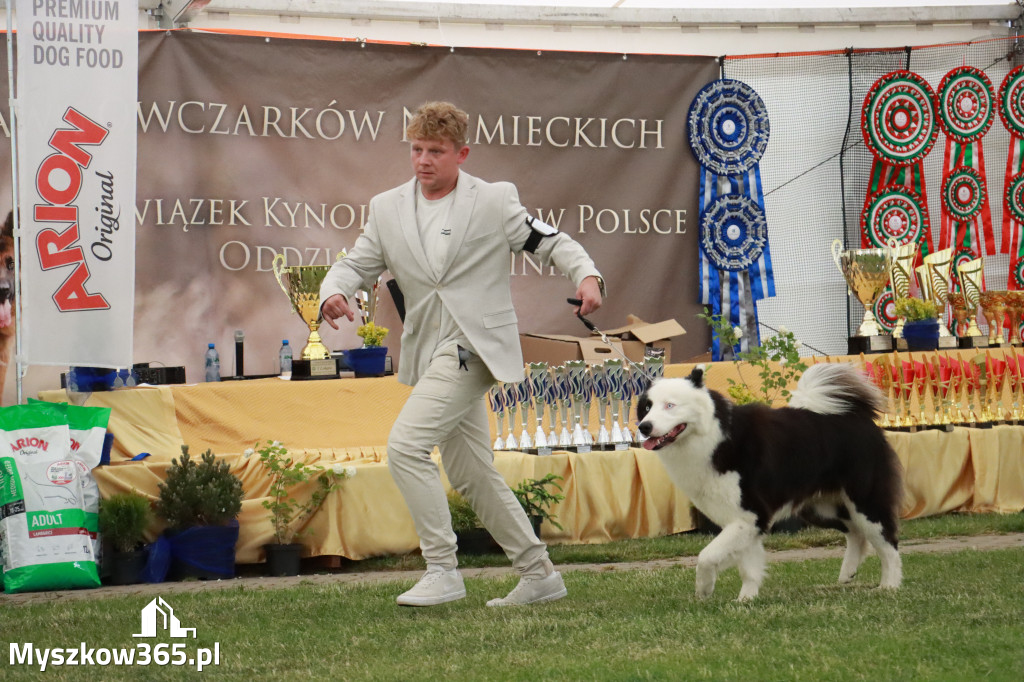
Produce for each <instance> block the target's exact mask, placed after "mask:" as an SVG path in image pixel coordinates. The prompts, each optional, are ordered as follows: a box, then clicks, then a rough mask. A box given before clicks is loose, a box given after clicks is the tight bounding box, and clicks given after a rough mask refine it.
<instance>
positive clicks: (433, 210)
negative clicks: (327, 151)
mask: <svg viewBox="0 0 1024 682" xmlns="http://www.w3.org/2000/svg"><path fill="white" fill-rule="evenodd" d="M468 124H469V117H468V116H467V115H466V113H465V112H463V111H461V110H459V109H457V108H456V107H455V106H453V105H451V104H449V103H447V102H430V103H427V104H424V105H423V106H421V107H420V108H419V109H418V110H417V112H416V115H415V117H414V118H413V119H412V122H411V123H410V124H409V126H408V128H407V129H406V134H407V137H408V139H409V140H410V141H411V144H410V149H411V159H412V167H413V171H414V174H415V177H414V178H413V179H412V180H410V181H408V182H406V183H405V184H403V185H401V186H399V187H396V188H394V189H392V190H389V191H387V192H384V193H382V194H379V195H377V196H376V197H374V198H373V199H372V200H371V201H370V212H369V220H368V222H367V225H366V228H365V230H364V232H363V234H362V235H361V236H360V237H359V239H358V240H357V241H356V243H355V246H354V247H353V248H352V250H351V251H350V252H349V254H348V256H347V257H346V258H345V259H343V260H341V261H339V262H337V263H335V265H334V267H333V268H332V269H331V271H330V272H329V273H328V275H327V277H326V278H325V279H324V282H323V285H322V286H321V288H320V300H321V301H323V305H322V308H321V310H322V313H323V317H324V319H325V320H327V322H328V324H330V325H331V326H332V327H334V328H335V329H337V328H338V325H337V323H336V320H338V319H339V318H341V317H346V318H348V319H349V321H351V320H353V318H354V312H353V310H352V308H351V307H350V306H349V303H348V297H350V296H352V295H353V294H354V293H355V292H356V291H358V290H359V289H361V288H368V287H369V286H370V285H371V284H372V283H373V282H375V281H376V279H377V277H378V275H380V273H381V272H383V271H384V270H389V271H390V272H391V274H392V275H393V276H394V278H395V280H396V281H397V282H398V285H399V287H400V288H401V290H402V292H403V294H404V297H405V308H406V313H405V320H404V330H403V332H402V357H401V362H400V363H399V369H398V380H399V381H401V382H402V383H404V384H409V385H411V386H413V387H414V388H413V390H412V394H411V395H410V397H409V400H408V402H406V404H405V406H404V407H403V408H402V411H401V413H400V414H399V416H398V419H397V420H396V422H395V424H394V426H393V427H392V429H391V434H390V436H389V437H388V468H389V469H390V471H391V475H392V477H393V478H394V480H395V483H396V484H397V486H398V488H399V490H400V491H401V492H402V495H403V497H404V498H405V501H406V504H407V505H408V506H409V511H410V512H411V514H412V518H413V521H414V522H415V524H416V532H417V534H418V535H419V538H420V549H421V551H422V553H423V558H424V559H425V560H426V563H427V572H426V573H425V574H424V575H423V577H422V578H421V579H420V580H419V582H418V583H417V584H416V585H415V586H414V587H413V588H412V589H411V590H409V591H408V592H405V593H403V594H402V595H400V596H399V597H398V599H397V601H398V603H399V604H402V605H407V606H432V605H435V604H443V603H445V602H449V601H453V600H456V599H461V598H462V597H464V596H466V588H465V586H464V585H463V580H462V576H461V575H460V573H459V571H458V569H457V566H458V561H457V559H456V555H455V552H456V542H455V533H454V532H453V531H452V527H451V516H450V514H449V512H448V502H447V497H446V496H445V491H444V487H443V485H442V483H441V478H440V473H439V472H438V469H437V466H436V465H435V464H434V462H433V460H432V459H431V457H430V453H431V452H432V450H433V448H434V446H435V445H436V446H437V447H438V449H439V450H440V452H441V462H442V464H443V465H444V469H445V473H447V475H448V480H449V481H450V482H451V484H452V486H453V487H454V488H455V489H456V490H457V491H458V492H459V493H460V494H462V495H463V496H465V497H466V499H467V500H468V501H469V502H470V504H471V505H472V506H473V509H474V510H475V511H476V513H477V515H478V516H479V517H480V520H481V522H483V524H484V525H485V526H486V527H487V529H488V530H489V531H490V533H491V535H492V536H493V537H494V538H495V540H497V541H498V543H499V544H500V545H501V546H502V548H503V549H504V550H505V553H506V554H507V555H508V556H509V558H510V559H511V561H512V565H513V567H514V568H515V570H516V571H517V572H518V573H519V574H520V581H519V584H518V585H517V586H516V587H515V589H513V590H512V592H510V593H509V594H508V595H507V596H506V597H504V598H500V599H492V600H491V601H489V602H487V605H488V606H507V605H519V604H532V603H538V602H545V601H551V600H554V599H560V598H561V597H564V596H565V595H566V590H565V585H564V583H563V582H562V576H561V575H560V574H559V573H558V572H557V571H555V570H554V567H553V566H552V564H551V560H550V559H549V558H548V553H547V547H546V546H545V545H544V543H543V542H541V541H540V540H539V539H538V538H537V536H536V534H535V533H534V532H533V529H532V527H531V526H530V522H529V520H528V519H527V517H526V514H525V512H523V509H522V507H521V506H520V505H519V503H518V502H517V501H516V498H515V495H513V494H512V491H511V489H510V488H509V487H508V485H507V484H506V483H505V481H504V479H503V478H502V476H501V474H499V473H498V471H497V470H496V469H495V468H494V463H493V460H494V454H493V452H492V451H491V444H490V443H491V441H490V430H489V427H488V420H487V412H486V407H485V400H484V395H485V394H486V392H487V390H488V389H489V388H490V387H491V386H492V385H493V384H494V382H495V380H498V381H519V380H521V379H522V378H523V355H522V349H521V347H520V345H519V328H518V326H517V324H516V312H515V310H514V308H513V307H512V294H511V291H510V282H509V280H510V274H509V266H508V263H509V253H510V252H513V253H518V252H519V251H522V250H524V249H525V250H528V251H532V252H534V253H535V254H536V255H538V256H540V257H541V258H542V259H543V260H544V261H545V262H550V263H552V264H554V265H555V266H556V267H557V268H558V269H559V270H560V271H561V272H563V273H565V274H566V275H567V276H568V277H569V279H570V280H572V282H573V285H574V286H575V287H576V290H575V295H576V298H578V299H580V300H582V304H581V305H580V307H579V312H581V313H582V314H584V315H586V314H588V313H590V312H592V311H594V310H596V309H597V308H598V307H599V306H600V305H601V297H602V295H603V293H604V292H603V288H604V283H603V281H602V280H601V276H600V273H598V271H597V270H596V269H595V267H594V263H593V261H592V260H591V259H590V257H589V256H588V255H587V254H586V252H585V251H584V250H583V247H581V246H580V245H579V244H577V243H576V242H575V241H573V240H572V239H571V238H570V237H569V236H567V235H565V234H560V233H557V232H555V231H554V230H553V229H552V228H549V227H548V226H546V225H544V224H543V223H540V222H539V221H534V219H533V218H532V217H530V216H529V215H528V214H527V212H526V209H525V208H523V206H522V205H521V204H520V203H519V196H518V193H517V192H516V188H515V186H514V185H512V184H510V183H507V182H498V183H489V182H484V181H483V180H480V179H478V178H475V177H473V176H471V175H468V174H466V173H464V172H462V171H461V170H460V168H459V166H460V165H461V164H462V163H463V162H464V161H465V160H466V157H467V156H468V155H469V147H468V146H466V143H465V140H466V139H467V132H468ZM556 286H557V285H556ZM554 293H555V292H553V294H554ZM565 293H569V292H568V291H567V292H565Z"/></svg>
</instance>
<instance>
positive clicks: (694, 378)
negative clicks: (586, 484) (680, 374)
mask: <svg viewBox="0 0 1024 682" xmlns="http://www.w3.org/2000/svg"><path fill="white" fill-rule="evenodd" d="M686 378H687V379H688V380H689V381H690V383H691V384H693V385H694V387H696V388H704V365H697V366H696V367H694V368H693V370H692V371H691V372H690V376H688V377H686Z"/></svg>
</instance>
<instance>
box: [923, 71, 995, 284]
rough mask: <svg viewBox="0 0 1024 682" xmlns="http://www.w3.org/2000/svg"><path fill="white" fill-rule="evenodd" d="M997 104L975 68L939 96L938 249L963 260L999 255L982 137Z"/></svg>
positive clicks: (952, 79)
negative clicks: (942, 150) (943, 139)
mask: <svg viewBox="0 0 1024 682" xmlns="http://www.w3.org/2000/svg"><path fill="white" fill-rule="evenodd" d="M995 99H996V97H995V91H994V90H993V88H992V82H991V81H990V80H989V79H988V76H986V75H985V72H984V71H982V70H981V69H978V68H975V67H973V66H961V67H957V68H955V69H952V70H951V71H950V72H949V73H947V74H946V75H945V76H943V78H942V81H940V83H939V87H938V90H937V91H936V108H937V111H938V123H939V127H940V128H941V129H942V131H943V132H944V133H945V134H946V150H945V154H944V156H943V161H942V206H943V211H942V223H941V227H940V230H939V249H947V248H950V247H952V248H953V249H954V251H956V252H957V253H961V252H966V253H965V256H964V257H966V254H967V253H969V254H971V255H974V257H975V258H976V257H977V255H980V254H984V255H986V256H993V255H995V253H996V243H995V242H996V240H995V234H994V232H993V229H992V210H991V206H990V204H989V201H988V192H987V184H988V183H987V181H986V179H985V156H984V151H983V148H982V138H983V137H984V136H985V134H986V133H987V132H988V130H989V128H991V127H992V122H993V121H994V119H995ZM976 254H977V255H976ZM953 274H954V280H956V281H955V284H954V286H955V289H956V290H959V280H957V279H956V272H955V271H954V273H953Z"/></svg>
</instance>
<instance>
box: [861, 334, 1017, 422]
mask: <svg viewBox="0 0 1024 682" xmlns="http://www.w3.org/2000/svg"><path fill="white" fill-rule="evenodd" d="M1000 356H1001V357H1000ZM864 368H865V370H866V371H867V373H868V376H869V377H871V379H872V380H873V381H874V382H875V384H876V385H877V386H878V387H879V388H880V389H882V392H883V393H885V395H886V399H887V401H888V403H889V405H888V410H887V413H886V414H885V415H883V416H882V420H881V422H880V426H882V428H887V429H899V430H911V431H916V430H918V429H924V428H939V429H945V430H950V429H952V427H953V426H954V425H956V426H975V427H988V426H993V425H996V424H1018V423H1020V421H1021V419H1022V418H1024V417H1022V412H1021V405H1022V404H1024V355H1021V354H1017V353H1014V352H1012V351H1010V352H1005V351H1000V352H994V351H991V350H989V351H986V352H984V353H978V354H977V355H975V356H974V357H972V358H970V359H969V360H965V359H963V358H959V357H957V356H956V355H953V354H950V355H947V354H944V353H934V354H931V355H928V354H918V355H917V356H916V357H915V356H914V355H913V354H909V353H908V354H907V356H906V358H903V357H902V356H901V355H900V354H899V353H898V352H897V353H894V354H893V355H892V357H889V356H882V357H880V358H878V359H875V360H874V361H867V360H865V361H864ZM1004 387H1006V388H1008V390H1007V391H1006V393H1008V396H1004ZM915 402H916V409H915V405H914V403H915ZM929 403H930V407H931V409H930V411H929V410H928V409H927V408H928V404H929Z"/></svg>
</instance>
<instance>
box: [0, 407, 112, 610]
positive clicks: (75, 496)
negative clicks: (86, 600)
mask: <svg viewBox="0 0 1024 682" xmlns="http://www.w3.org/2000/svg"><path fill="white" fill-rule="evenodd" d="M83 497H84V491H83V488H82V475H81V472H80V469H79V466H78V464H77V462H76V461H75V460H73V459H72V458H71V432H70V429H69V428H68V423H67V413H66V410H64V409H62V408H61V406H59V405H54V404H50V403H33V404H32V405H14V406H11V407H5V408H2V409H0V541H2V542H3V554H4V575H3V581H4V589H5V590H6V591H7V592H29V591H33V590H56V589H71V588H77V587H99V584H100V579H99V573H98V571H97V569H96V558H95V555H94V553H93V547H92V542H91V539H90V537H89V531H88V529H87V527H86V519H85V510H84V508H83Z"/></svg>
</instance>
